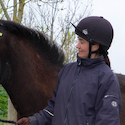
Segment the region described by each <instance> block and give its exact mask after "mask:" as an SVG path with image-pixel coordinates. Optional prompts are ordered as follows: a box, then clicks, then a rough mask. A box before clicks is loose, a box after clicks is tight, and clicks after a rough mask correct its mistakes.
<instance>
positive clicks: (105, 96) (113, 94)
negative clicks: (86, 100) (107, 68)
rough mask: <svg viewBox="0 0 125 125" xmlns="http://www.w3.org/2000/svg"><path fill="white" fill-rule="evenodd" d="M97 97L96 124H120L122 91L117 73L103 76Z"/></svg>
mask: <svg viewBox="0 0 125 125" xmlns="http://www.w3.org/2000/svg"><path fill="white" fill-rule="evenodd" d="M100 79H101V80H100V86H99V90H98V94H97V99H96V105H95V110H96V118H95V125H120V120H119V114H120V110H121V93H120V88H119V82H118V79H117V77H116V76H115V74H112V75H110V76H107V75H106V76H102V78H100Z"/></svg>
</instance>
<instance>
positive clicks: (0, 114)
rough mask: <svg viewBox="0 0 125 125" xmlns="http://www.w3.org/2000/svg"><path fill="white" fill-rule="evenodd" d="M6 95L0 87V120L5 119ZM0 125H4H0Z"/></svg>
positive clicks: (1, 124) (0, 124)
mask: <svg viewBox="0 0 125 125" xmlns="http://www.w3.org/2000/svg"><path fill="white" fill-rule="evenodd" d="M7 105H8V95H7V93H6V91H5V90H4V88H3V87H2V86H1V85H0V119H4V120H6V119H7ZM0 125H5V124H4V123H0Z"/></svg>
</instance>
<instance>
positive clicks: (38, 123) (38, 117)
mask: <svg viewBox="0 0 125 125" xmlns="http://www.w3.org/2000/svg"><path fill="white" fill-rule="evenodd" d="M63 69H64V68H63ZM63 69H62V70H61V71H60V73H59V74H58V77H57V85H56V87H55V90H54V93H53V97H52V99H50V100H48V106H46V107H45V108H44V109H43V110H40V111H39V113H35V114H34V115H33V116H30V117H28V119H29V121H30V123H31V125H51V122H52V118H53V116H54V105H55V100H56V94H57V91H58V86H59V81H60V77H61V74H62V72H63Z"/></svg>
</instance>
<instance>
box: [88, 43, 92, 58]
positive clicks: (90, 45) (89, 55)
mask: <svg viewBox="0 0 125 125" xmlns="http://www.w3.org/2000/svg"><path fill="white" fill-rule="evenodd" d="M91 47H92V44H91V43H90V42H89V54H88V58H90V57H91V54H92V52H91Z"/></svg>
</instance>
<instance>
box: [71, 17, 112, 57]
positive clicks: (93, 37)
mask: <svg viewBox="0 0 125 125" xmlns="http://www.w3.org/2000/svg"><path fill="white" fill-rule="evenodd" d="M73 26H74V25H73ZM74 27H75V33H76V34H77V35H78V36H80V37H82V38H84V39H85V40H87V41H88V42H89V55H88V57H89V58H90V56H91V53H96V52H98V51H94V52H92V51H91V45H92V44H93V43H99V44H100V45H101V48H102V49H103V55H105V54H107V50H108V49H109V47H110V45H111V42H112V39H113V28H112V25H111V24H110V22H109V21H107V20H106V19H104V18H103V17H98V16H90V17H86V18H84V19H82V20H81V21H80V22H79V23H78V25H77V26H74Z"/></svg>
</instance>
